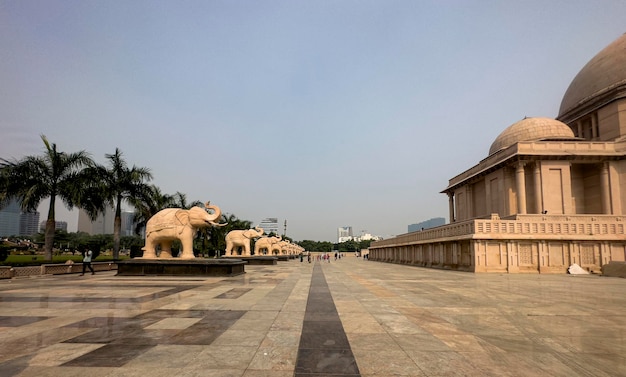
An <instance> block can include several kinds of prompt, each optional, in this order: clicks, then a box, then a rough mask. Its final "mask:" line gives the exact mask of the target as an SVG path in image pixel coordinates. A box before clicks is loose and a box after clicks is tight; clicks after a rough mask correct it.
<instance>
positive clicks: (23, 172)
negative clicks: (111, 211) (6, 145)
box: [0, 135, 93, 260]
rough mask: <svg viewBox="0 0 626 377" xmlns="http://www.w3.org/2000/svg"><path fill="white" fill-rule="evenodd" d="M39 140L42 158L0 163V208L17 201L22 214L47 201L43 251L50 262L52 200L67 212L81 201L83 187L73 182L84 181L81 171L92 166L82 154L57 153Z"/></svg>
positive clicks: (31, 157) (26, 158)
mask: <svg viewBox="0 0 626 377" xmlns="http://www.w3.org/2000/svg"><path fill="white" fill-rule="evenodd" d="M41 140H43V143H44V145H45V147H46V150H45V152H44V155H43V156H27V157H24V158H23V159H22V160H19V161H18V160H12V161H10V160H6V159H0V171H1V174H0V176H1V178H0V206H3V205H6V203H8V201H9V200H10V199H12V198H17V199H18V200H19V202H20V203H21V207H22V210H24V211H35V210H36V209H37V207H38V206H39V203H41V201H42V200H44V199H46V198H50V205H49V207H48V217H47V220H46V229H45V247H44V251H45V257H46V259H47V260H52V247H53V244H54V230H55V213H54V206H55V202H56V199H57V198H59V199H61V200H62V201H63V202H64V203H65V205H66V206H67V208H68V209H72V208H73V207H74V206H75V205H77V203H79V202H80V201H81V200H82V195H83V193H84V191H83V188H84V187H83V186H82V185H80V184H76V182H78V181H82V180H83V179H84V177H83V176H84V175H85V173H86V172H85V169H83V168H84V167H87V166H92V165H93V160H92V159H91V157H90V155H89V154H88V153H87V152H85V151H80V152H76V153H65V152H59V151H57V146H56V144H50V143H49V142H48V139H46V137H45V136H44V135H41Z"/></svg>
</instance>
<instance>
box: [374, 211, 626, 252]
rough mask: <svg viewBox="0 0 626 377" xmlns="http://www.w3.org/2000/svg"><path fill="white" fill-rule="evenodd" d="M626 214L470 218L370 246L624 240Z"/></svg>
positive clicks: (377, 242) (402, 235)
mask: <svg viewBox="0 0 626 377" xmlns="http://www.w3.org/2000/svg"><path fill="white" fill-rule="evenodd" d="M625 234H626V217H624V216H613V215H516V216H512V217H510V218H506V219H500V218H499V217H498V216H497V215H492V216H491V218H488V219H472V220H467V221H462V222H458V223H452V224H448V225H442V226H439V227H436V228H430V229H426V230H423V231H418V232H412V233H406V234H401V235H399V236H397V237H394V238H390V239H387V240H382V241H376V242H372V244H371V246H370V249H376V248H384V247H392V246H402V245H410V244H418V243H430V242H445V241H451V240H458V239H463V238H494V239H495V238H498V239H503V238H511V239H514V238H554V239H558V238H560V237H562V236H563V235H567V236H568V238H571V237H574V238H579V239H597V238H598V237H602V238H603V239H607V240H620V239H624V235H625Z"/></svg>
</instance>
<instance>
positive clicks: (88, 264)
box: [80, 249, 96, 276]
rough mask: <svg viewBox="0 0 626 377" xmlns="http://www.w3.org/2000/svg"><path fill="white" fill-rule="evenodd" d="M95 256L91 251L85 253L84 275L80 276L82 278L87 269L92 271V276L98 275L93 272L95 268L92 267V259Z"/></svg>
mask: <svg viewBox="0 0 626 377" xmlns="http://www.w3.org/2000/svg"><path fill="white" fill-rule="evenodd" d="M92 256H93V252H92V251H91V250H89V249H87V250H86V251H85V254H84V255H83V273H82V274H80V276H83V275H85V269H86V268H89V270H90V271H91V274H92V275H95V274H96V273H95V272H94V271H93V267H92V266H91V257H92Z"/></svg>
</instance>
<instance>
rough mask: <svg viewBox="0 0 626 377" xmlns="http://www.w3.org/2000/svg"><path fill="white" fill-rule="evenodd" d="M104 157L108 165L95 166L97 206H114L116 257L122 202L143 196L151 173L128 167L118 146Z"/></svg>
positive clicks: (114, 245)
mask: <svg viewBox="0 0 626 377" xmlns="http://www.w3.org/2000/svg"><path fill="white" fill-rule="evenodd" d="M105 157H106V159H107V160H109V167H108V168H106V167H103V166H97V167H96V169H97V170H98V172H99V176H100V180H99V181H98V182H97V184H98V186H100V190H99V191H100V192H101V201H100V204H101V205H100V206H99V207H100V209H101V210H104V208H105V205H106V206H110V207H114V208H115V219H114V220H113V258H114V259H118V258H119V255H120V233H121V229H122V202H126V203H132V202H133V201H134V199H135V198H138V197H143V196H145V195H146V193H147V192H149V190H150V186H149V185H148V184H147V183H146V181H150V180H151V179H152V174H151V173H150V169H148V168H142V167H137V166H135V165H133V167H132V168H129V167H128V164H127V163H126V161H124V159H123V158H122V152H121V151H120V150H119V148H115V153H113V154H106V155H105ZM103 204H104V205H103Z"/></svg>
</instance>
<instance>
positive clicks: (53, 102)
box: [0, 0, 626, 241]
mask: <svg viewBox="0 0 626 377" xmlns="http://www.w3.org/2000/svg"><path fill="white" fill-rule="evenodd" d="M623 14H626V3H624V2H622V1H601V2H600V3H598V2H543V1H530V2H524V3H499V2H493V3H489V2H463V1H451V2H439V1H424V2H413V1H398V2H392V3H389V2H386V1H365V2H363V1H360V2H357V1H345V2H328V3H326V2H304V1H276V2H271V3H263V2H252V1H239V2H226V3H219V2H216V3H213V2H203V1H198V2H194V1H191V2H186V3H185V4H184V5H181V4H177V3H173V2H148V1H134V2H130V3H115V2H114V3H97V2H96V3H91V2H80V1H67V0H66V1H54V0H53V1H46V2H5V3H4V5H3V7H2V8H1V9H0V24H1V25H3V26H2V30H3V32H2V33H0V55H1V56H2V59H0V79H1V80H2V82H3V88H2V89H1V90H0V130H1V131H2V133H3V146H2V151H1V152H0V157H2V158H9V159H10V158H16V159H20V158H22V157H24V156H27V155H40V154H41V153H42V152H43V144H42V142H41V139H40V137H39V135H41V134H44V135H46V136H47V137H48V139H49V140H50V142H52V143H56V144H57V147H58V150H60V151H64V152H75V151H78V150H86V151H87V152H89V153H91V155H92V157H93V158H94V159H95V160H96V161H97V162H99V163H105V159H104V155H105V154H107V153H112V152H113V151H114V150H115V148H116V147H118V148H120V150H121V151H122V152H123V153H124V158H125V160H126V161H127V162H128V163H129V164H130V165H137V166H142V167H147V168H150V169H151V170H152V173H153V175H154V180H153V181H152V183H154V184H156V185H157V186H159V187H160V188H161V189H162V191H163V192H164V193H168V194H173V193H175V192H177V191H179V192H182V193H184V194H186V195H187V198H188V199H190V200H200V201H203V202H204V201H207V200H210V201H211V203H213V204H216V205H218V206H220V208H222V211H223V212H224V213H231V214H235V215H236V216H237V217H239V218H241V219H246V220H251V221H253V222H258V221H260V220H262V219H264V218H265V217H267V216H275V217H277V218H279V219H281V225H282V221H284V220H285V219H286V220H287V221H288V223H289V227H288V234H287V235H288V236H290V237H292V238H293V239H295V240H304V239H309V240H318V241H332V240H333V239H336V231H337V227H340V226H343V225H345V224H350V226H352V227H353V229H368V231H369V232H371V233H372V234H377V235H381V236H382V237H385V238H388V237H390V236H393V235H398V234H403V233H406V229H407V225H408V224H413V223H416V222H420V221H424V220H427V219H430V218H435V217H445V218H446V219H447V214H448V200H447V197H446V195H444V194H441V193H440V192H441V191H442V190H443V189H445V188H446V186H447V183H448V180H449V179H450V178H452V177H454V176H456V175H457V174H459V173H461V172H462V170H463V169H465V168H466V164H467V161H480V160H481V159H483V158H485V157H486V156H487V154H488V150H489V145H490V144H491V142H492V141H493V140H494V139H495V138H496V137H497V136H498V135H499V134H500V132H502V130H504V129H505V128H506V127H508V126H509V125H511V124H513V123H515V122H517V121H519V120H520V119H523V118H524V117H526V116H529V117H530V116H545V117H552V118H554V117H555V116H556V115H557V114H556V113H557V111H558V109H559V104H560V102H561V99H562V98H563V95H564V93H565V90H566V89H567V86H568V85H569V83H570V82H571V81H572V79H573V77H574V76H575V75H576V74H577V73H578V71H579V70H580V68H581V67H582V66H583V65H584V64H585V63H586V62H587V61H588V60H589V59H590V58H591V57H593V56H594V55H595V54H596V53H597V52H598V51H599V49H601V48H602V46H606V45H607V44H608V43H609V42H611V41H612V40H614V39H615V38H617V37H618V36H619V35H621V34H623V33H624V32H625V31H626V30H625V29H624V26H623V20H622V18H623V17H622V15H623ZM599 20H601V22H599ZM591 25H593V26H591ZM585 26H586V27H585ZM477 134H479V135H480V137H475V135H477ZM39 211H40V212H41V217H42V218H45V217H46V216H47V207H45V203H44V204H42V206H40V207H39ZM74 213H76V214H77V212H74ZM74 213H73V214H72V216H74ZM68 216H70V214H69V213H68V211H66V210H65V209H64V208H63V206H62V204H59V206H58V208H57V218H56V220H57V221H59V220H60V221H68V225H69V228H68V229H70V230H71V229H72V227H71V223H72V222H73V221H77V215H76V220H73V218H68ZM447 220H448V219H447Z"/></svg>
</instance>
